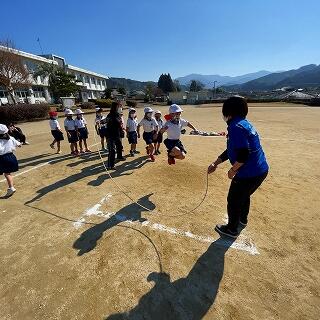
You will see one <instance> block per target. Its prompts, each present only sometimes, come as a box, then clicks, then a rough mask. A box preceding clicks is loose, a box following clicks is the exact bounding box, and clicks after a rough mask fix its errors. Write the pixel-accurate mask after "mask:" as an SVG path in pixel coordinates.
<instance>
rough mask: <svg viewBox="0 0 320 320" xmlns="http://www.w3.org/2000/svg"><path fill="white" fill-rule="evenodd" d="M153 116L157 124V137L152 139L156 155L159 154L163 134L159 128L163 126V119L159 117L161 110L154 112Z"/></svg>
mask: <svg viewBox="0 0 320 320" xmlns="http://www.w3.org/2000/svg"><path fill="white" fill-rule="evenodd" d="M154 116H155V120H156V122H157V124H158V130H159V132H158V135H157V138H156V139H155V140H154V141H153V143H154V149H155V150H156V151H155V154H156V155H158V154H160V153H161V152H160V150H159V149H160V144H161V143H162V140H163V134H162V133H161V131H160V130H161V129H162V128H163V126H164V121H163V120H162V118H161V111H159V110H157V111H156V112H155V113H154Z"/></svg>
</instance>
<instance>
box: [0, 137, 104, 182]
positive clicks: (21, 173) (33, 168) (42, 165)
mask: <svg viewBox="0 0 320 320" xmlns="http://www.w3.org/2000/svg"><path fill="white" fill-rule="evenodd" d="M97 144H98V143H94V144H92V145H90V146H89V148H91V147H93V146H95V145H97ZM68 157H70V154H66V155H64V156H61V157H57V158H55V159H52V160H50V161H47V162H44V163H41V164H38V165H37V166H35V167H32V168H30V169H27V170H24V171H21V172H19V173H17V174H15V175H13V177H14V178H15V177H18V176H21V175H23V174H26V173H28V172H30V171H33V170H37V169H40V168H41V167H44V166H46V165H48V164H50V163H52V162H55V161H57V160H60V159H67V158H68ZM70 159H74V158H70ZM18 162H19V160H18ZM4 181H6V179H2V180H0V183H1V182H4Z"/></svg>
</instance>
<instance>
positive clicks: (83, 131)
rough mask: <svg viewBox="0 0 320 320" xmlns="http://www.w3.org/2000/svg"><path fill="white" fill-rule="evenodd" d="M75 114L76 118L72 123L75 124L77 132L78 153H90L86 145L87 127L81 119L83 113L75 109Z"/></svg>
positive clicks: (84, 120) (83, 119) (82, 118)
mask: <svg viewBox="0 0 320 320" xmlns="http://www.w3.org/2000/svg"><path fill="white" fill-rule="evenodd" d="M75 113H76V116H77V117H76V119H75V120H74V121H75V124H76V129H77V131H78V137H79V147H80V153H85V152H91V150H89V148H88V145H87V139H88V134H89V131H88V127H87V121H86V119H85V118H84V117H83V114H84V112H83V111H82V110H81V109H77V110H76V112H75ZM82 142H83V144H84V148H85V149H84V151H83V146H82Z"/></svg>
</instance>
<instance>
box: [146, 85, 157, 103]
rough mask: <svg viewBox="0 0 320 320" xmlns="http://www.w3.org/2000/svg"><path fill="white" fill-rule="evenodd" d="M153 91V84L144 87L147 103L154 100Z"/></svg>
mask: <svg viewBox="0 0 320 320" xmlns="http://www.w3.org/2000/svg"><path fill="white" fill-rule="evenodd" d="M154 89H155V86H154V84H152V83H150V82H149V83H148V84H147V85H146V87H145V92H146V99H147V100H148V101H149V100H152V99H153V98H154V94H153V92H154Z"/></svg>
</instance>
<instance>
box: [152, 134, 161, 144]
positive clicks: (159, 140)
mask: <svg viewBox="0 0 320 320" xmlns="http://www.w3.org/2000/svg"><path fill="white" fill-rule="evenodd" d="M162 140H163V134H162V133H160V132H159V133H158V135H157V139H154V140H153V143H162Z"/></svg>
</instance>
